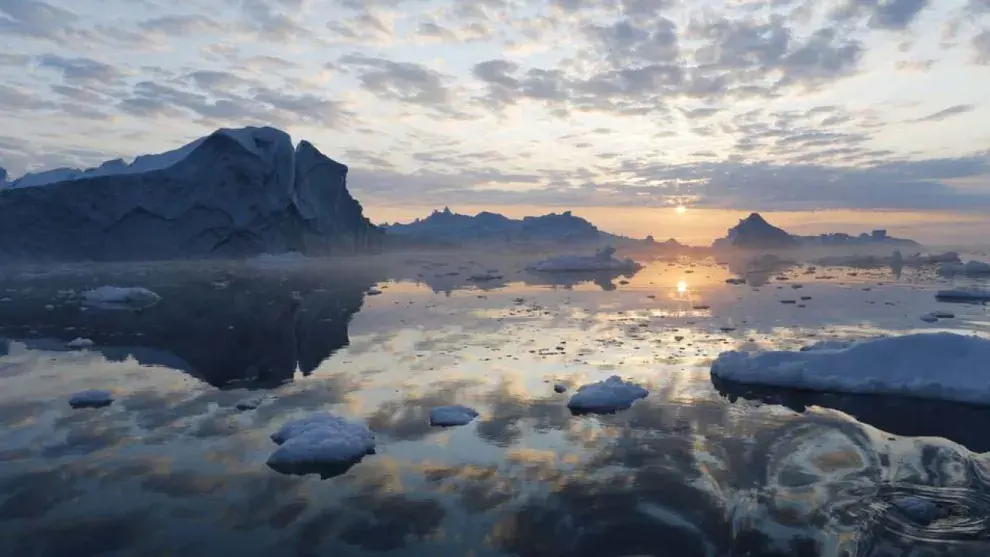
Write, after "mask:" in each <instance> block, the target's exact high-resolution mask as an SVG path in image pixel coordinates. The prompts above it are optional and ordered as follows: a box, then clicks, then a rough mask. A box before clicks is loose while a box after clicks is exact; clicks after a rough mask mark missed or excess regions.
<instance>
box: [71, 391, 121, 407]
mask: <svg viewBox="0 0 990 557" xmlns="http://www.w3.org/2000/svg"><path fill="white" fill-rule="evenodd" d="M111 404H113V393H111V392H110V391H105V390H102V389H90V390H88V391H82V392H78V393H76V394H74V395H72V396H71V397H69V406H71V407H73V408H102V407H104V406H110V405H111Z"/></svg>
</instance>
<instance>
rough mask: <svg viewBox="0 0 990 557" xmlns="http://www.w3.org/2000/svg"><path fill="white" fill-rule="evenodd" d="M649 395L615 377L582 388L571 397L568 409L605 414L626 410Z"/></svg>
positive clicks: (638, 387) (632, 384) (641, 388)
mask: <svg viewBox="0 0 990 557" xmlns="http://www.w3.org/2000/svg"><path fill="white" fill-rule="evenodd" d="M648 394H650V392H649V391H647V390H646V389H644V388H643V387H640V386H639V385H636V384H634V383H627V382H625V381H623V380H622V378H621V377H619V376H618V375H613V376H611V377H609V378H608V379H605V380H603V381H599V382H597V383H590V384H588V385H584V386H582V387H580V388H579V389H578V390H577V392H575V393H574V394H573V395H571V400H570V401H569V402H568V403H567V407H568V408H570V409H571V410H572V411H574V412H595V413H601V414H605V413H611V412H616V411H618V410H625V409H626V408H629V407H630V406H632V404H633V402H636V400H638V399H641V398H646V395H648Z"/></svg>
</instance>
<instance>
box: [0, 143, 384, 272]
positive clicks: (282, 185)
mask: <svg viewBox="0 0 990 557" xmlns="http://www.w3.org/2000/svg"><path fill="white" fill-rule="evenodd" d="M346 179H347V167H346V166H345V165H343V164H340V163H337V162H335V161H333V160H331V159H329V158H327V157H326V156H324V155H323V154H321V153H320V152H319V151H318V150H316V148H315V147H313V146H312V145H311V144H310V143H308V142H305V141H304V142H302V143H300V144H299V146H298V148H297V149H293V147H292V141H291V139H290V137H289V136H288V134H286V133H284V132H282V131H279V130H275V129H272V128H244V129H239V130H218V131H217V132H214V133H213V134H211V135H209V136H207V137H205V138H202V139H198V140H196V141H194V142H192V143H190V144H188V145H186V146H184V147H181V148H179V149H176V150H174V151H170V152H167V153H162V154H160V155H147V156H144V157H138V158H137V159H135V161H134V162H133V163H131V164H130V165H127V164H124V163H123V161H119V160H117V161H109V162H107V163H104V164H103V165H101V166H100V167H98V168H95V169H90V170H86V171H79V170H74V169H58V170H55V171H49V172H44V173H39V174H32V175H27V176H25V177H24V178H21V179H20V180H16V181H14V182H12V183H10V184H9V185H8V187H7V188H6V189H4V190H3V191H0V214H2V215H4V218H3V219H0V258H2V259H55V260H133V259H173V258H201V257H230V256H233V257H237V256H247V255H254V254H259V253H265V252H268V253H279V252H285V251H301V252H307V253H339V252H347V253H353V252H363V251H370V250H375V249H377V247H378V246H379V245H380V241H381V236H382V233H381V231H380V230H379V229H378V228H377V227H375V226H374V225H372V224H371V223H370V221H368V220H367V219H366V218H364V216H363V213H362V209H361V205H360V204H359V203H358V202H357V201H356V200H355V199H354V198H353V197H351V195H350V194H349V193H348V191H347V187H346Z"/></svg>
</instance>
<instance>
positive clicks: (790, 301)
mask: <svg viewBox="0 0 990 557" xmlns="http://www.w3.org/2000/svg"><path fill="white" fill-rule="evenodd" d="M780 303H782V304H796V303H797V300H781V301H780Z"/></svg>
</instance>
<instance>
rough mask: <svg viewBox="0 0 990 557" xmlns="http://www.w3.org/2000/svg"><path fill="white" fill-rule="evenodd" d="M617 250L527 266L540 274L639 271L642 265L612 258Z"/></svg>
mask: <svg viewBox="0 0 990 557" xmlns="http://www.w3.org/2000/svg"><path fill="white" fill-rule="evenodd" d="M614 253H615V248H613V247H611V246H608V247H605V248H604V249H601V250H599V251H598V252H597V253H595V255H593V256H583V255H561V256H559V257H551V258H549V259H544V260H543V261H537V262H536V263H531V264H529V265H527V266H526V270H527V271H536V272H540V273H571V272H594V271H638V270H640V269H642V268H643V266H642V265H640V264H639V263H637V262H635V261H633V260H632V259H628V258H626V259H616V258H615V257H612V254H614Z"/></svg>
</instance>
